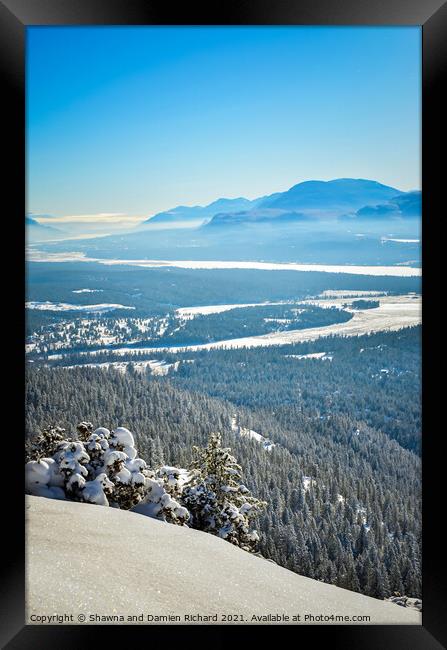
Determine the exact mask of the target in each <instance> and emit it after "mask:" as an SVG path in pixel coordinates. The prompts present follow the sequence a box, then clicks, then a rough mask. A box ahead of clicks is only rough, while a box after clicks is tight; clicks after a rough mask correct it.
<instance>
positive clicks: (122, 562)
mask: <svg viewBox="0 0 447 650" xmlns="http://www.w3.org/2000/svg"><path fill="white" fill-rule="evenodd" d="M26 514H27V571H26V581H27V584H26V592H27V602H26V618H27V623H28V624H33V623H42V622H47V623H49V622H51V620H53V622H54V618H53V619H51V618H49V617H54V616H55V615H59V616H61V617H62V618H61V619H60V622H64V623H68V624H70V623H71V624H73V623H78V622H79V621H81V622H83V623H84V624H89V623H90V624H92V623H99V622H102V623H107V622H108V623H115V622H116V623H120V622H121V623H122V622H123V621H122V620H121V621H120V617H121V616H122V617H125V622H126V621H127V617H128V616H134V617H136V618H135V622H141V623H146V624H147V623H148V621H152V622H158V623H169V624H173V623H179V624H180V623H182V624H184V623H185V616H186V615H188V616H194V615H197V614H200V615H201V617H202V618H203V617H206V616H214V615H217V621H218V622H219V623H221V622H222V615H224V614H225V615H229V616H234V615H237V616H238V617H239V620H235V619H234V618H233V620H232V621H231V622H232V623H235V622H236V623H260V622H261V623H262V622H267V623H268V622H272V620H273V622H276V621H275V619H272V618H270V620H267V619H266V620H259V617H268V616H269V615H270V617H272V616H278V615H288V616H289V617H290V620H289V621H288V622H297V621H292V617H293V616H296V615H298V614H300V615H301V621H299V622H301V623H309V622H311V623H315V624H321V622H322V620H321V619H319V620H318V617H320V616H323V617H324V616H329V617H330V616H332V615H333V616H334V617H336V616H348V617H350V619H351V620H350V621H348V620H344V621H338V622H339V623H343V624H346V623H352V624H356V622H354V621H352V618H353V617H357V616H369V617H370V620H369V621H365V620H362V622H361V624H365V623H369V624H400V625H402V624H421V615H420V614H419V612H417V611H415V610H412V609H407V608H404V607H399V606H398V605H395V604H392V603H387V602H384V601H380V600H376V599H374V598H369V597H367V596H362V595H360V594H357V593H354V592H351V591H347V590H345V589H340V588H338V587H334V586H332V585H328V584H324V583H321V582H318V581H316V580H311V579H310V578H304V577H302V576H299V575H297V574H295V573H293V572H291V571H288V570H287V569H284V568H282V567H279V566H277V565H276V564H274V563H272V562H269V561H267V560H264V559H263V558H260V557H257V556H254V555H252V554H250V553H248V552H246V551H243V550H241V549H240V548H237V547H236V546H234V545H233V544H229V543H228V542H226V541H224V540H222V539H219V538H218V537H215V536H213V535H210V534H207V533H203V532H200V531H196V530H192V529H189V528H184V527H180V526H173V525H170V524H167V523H164V522H162V521H158V520H155V519H150V518H149V517H145V516H142V515H139V514H137V513H133V512H129V511H123V510H119V509H115V508H103V507H98V506H95V505H89V504H83V503H76V502H70V501H58V500H55V499H47V498H42V497H38V496H27V497H26ZM306 615H313V616H314V617H316V618H317V620H314V621H309V620H304V617H305V616H306ZM148 616H149V617H152V618H149V619H148ZM256 616H257V617H258V619H256V618H253V617H256ZM71 617H72V619H71ZM78 617H80V619H79V618H78ZM83 617H84V620H82V619H83ZM102 617H109V618H108V620H105V619H104V618H102ZM155 617H164V618H165V620H160V619H158V618H155ZM241 617H243V620H241ZM70 619H71V620H70ZM186 620H188V619H186ZM190 620H191V619H190ZM196 622H199V623H200V622H202V621H201V620H198V621H196ZM286 622H287V621H286ZM327 622H328V623H330V624H333V623H334V622H337V621H332V620H331V619H329V620H328V621H327Z"/></svg>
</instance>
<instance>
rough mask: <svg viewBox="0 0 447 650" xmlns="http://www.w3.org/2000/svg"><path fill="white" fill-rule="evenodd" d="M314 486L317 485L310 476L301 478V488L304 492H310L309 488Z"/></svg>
mask: <svg viewBox="0 0 447 650" xmlns="http://www.w3.org/2000/svg"><path fill="white" fill-rule="evenodd" d="M316 484H317V482H316V480H315V479H313V478H312V477H311V476H303V488H304V491H305V492H307V491H308V490H310V488H311V487H312V486H314V485H316Z"/></svg>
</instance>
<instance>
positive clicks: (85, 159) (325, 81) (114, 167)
mask: <svg viewBox="0 0 447 650" xmlns="http://www.w3.org/2000/svg"><path fill="white" fill-rule="evenodd" d="M27 39H28V44H27V45H28V46H27V166H28V167H27V169H28V176H27V178H28V194H27V198H28V205H27V210H28V212H29V213H33V214H35V215H38V214H49V215H54V216H57V217H63V216H65V217H71V216H73V215H75V216H77V215H83V217H82V218H83V219H85V220H89V219H91V220H95V219H98V220H101V219H104V220H106V221H107V220H108V219H109V220H114V219H115V220H119V219H121V215H127V216H130V217H132V216H134V217H147V216H150V215H152V214H154V213H156V212H158V211H161V210H165V209H168V208H171V207H174V206H176V205H179V204H180V205H182V204H183V205H196V204H206V203H209V202H211V201H212V200H214V199H216V198H218V197H223V196H224V197H236V196H246V197H247V198H254V197H256V196H261V195H263V194H269V193H271V192H275V191H282V190H286V189H287V188H289V187H290V186H292V185H294V184H296V183H298V182H300V181H303V180H310V179H320V180H329V179H331V178H341V177H354V178H369V179H373V180H377V181H380V182H383V183H386V184H389V185H392V186H394V187H397V188H399V189H403V190H409V189H417V188H419V187H420V151H419V145H420V92H421V88H420V86H421V42H420V41H421V32H420V29H419V28H418V27H398V28H396V27H378V28H377V27H376V28H370V27H367V28H365V27H205V28H203V27H98V28H96V27H31V28H28V30H27Z"/></svg>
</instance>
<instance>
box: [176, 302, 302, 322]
mask: <svg viewBox="0 0 447 650" xmlns="http://www.w3.org/2000/svg"><path fill="white" fill-rule="evenodd" d="M287 304H291V301H285V300H283V301H281V302H249V303H244V304H235V305H201V306H198V307H180V308H179V309H176V310H175V313H176V314H177V316H179V317H180V318H194V316H208V315H209V314H221V313H222V312H224V311H230V310H231V309H243V308H244V307H265V306H267V305H287Z"/></svg>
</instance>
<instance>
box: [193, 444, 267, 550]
mask: <svg viewBox="0 0 447 650" xmlns="http://www.w3.org/2000/svg"><path fill="white" fill-rule="evenodd" d="M193 451H194V455H195V459H194V461H193V463H192V468H191V477H190V482H189V484H188V485H187V486H185V487H184V489H183V495H182V499H183V503H184V504H185V506H186V507H187V508H188V510H189V511H190V513H191V525H192V526H193V527H194V528H197V529H199V530H204V531H206V532H209V533H212V534H214V535H218V536H219V537H222V538H223V539H226V540H227V541H229V542H231V543H232V544H235V545H237V546H239V547H240V548H243V549H244V550H247V551H253V550H255V547H256V543H257V541H258V539H259V537H258V534H257V532H256V531H255V530H251V529H250V526H251V521H252V519H253V518H254V517H255V516H256V515H257V514H258V513H259V512H260V511H261V510H262V509H263V508H264V507H265V506H266V505H267V504H265V503H264V502H262V501H260V500H259V499H257V498H255V497H253V496H252V495H251V494H250V492H249V490H248V488H247V487H246V486H245V485H244V484H243V483H242V470H241V467H240V465H239V464H238V463H237V461H236V458H235V457H234V456H232V455H231V453H230V451H231V450H230V449H229V448H225V447H222V444H221V435H220V433H212V434H211V435H210V437H209V440H208V445H207V446H206V447H205V448H200V447H194V448H193Z"/></svg>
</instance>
